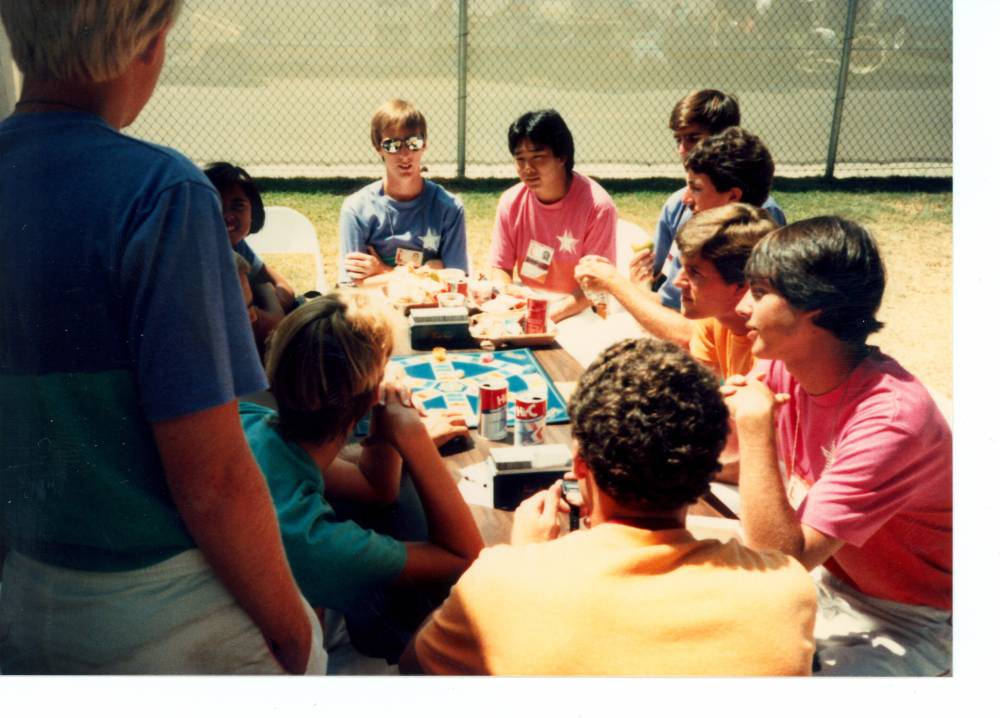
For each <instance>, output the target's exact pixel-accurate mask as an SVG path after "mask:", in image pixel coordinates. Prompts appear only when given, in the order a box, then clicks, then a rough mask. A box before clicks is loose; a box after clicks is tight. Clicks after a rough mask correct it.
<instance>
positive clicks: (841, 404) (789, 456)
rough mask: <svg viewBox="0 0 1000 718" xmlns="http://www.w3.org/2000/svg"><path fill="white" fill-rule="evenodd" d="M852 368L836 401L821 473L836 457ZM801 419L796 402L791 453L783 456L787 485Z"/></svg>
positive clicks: (800, 411)
mask: <svg viewBox="0 0 1000 718" xmlns="http://www.w3.org/2000/svg"><path fill="white" fill-rule="evenodd" d="M854 368H855V367H852V368H851V371H849V372H848V373H847V376H846V377H844V381H843V385H844V390H843V391H842V392H841V393H840V398H839V399H838V400H837V412H836V414H834V419H833V436H832V439H833V441H832V443H831V445H830V451H829V453H828V454H827V455H826V461H825V463H824V466H823V471H826V470H827V469H828V468H829V467H830V465H831V464H832V463H833V461H834V459H836V457H837V440H836V439H837V431H838V429H839V426H840V418H841V416H840V415H841V412H843V410H844V404H846V403H847V393H848V390H849V389H850V383H851V375H852V374H853V373H854ZM801 417H802V410H801V408H800V407H799V406H798V402H797V401H796V406H795V428H794V429H793V430H792V453H791V454H786V455H785V478H786V479H787V480H788V482H789V485H791V481H792V470H793V469H794V468H795V452H796V450H797V449H798V446H799V419H800V418H801ZM821 448H822V447H821ZM823 452H824V453H825V454H826V451H825V450H823Z"/></svg>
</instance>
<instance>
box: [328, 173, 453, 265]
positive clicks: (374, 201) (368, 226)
mask: <svg viewBox="0 0 1000 718" xmlns="http://www.w3.org/2000/svg"><path fill="white" fill-rule="evenodd" d="M369 247H370V248H372V249H374V250H375V253H376V254H378V256H379V258H380V259H381V260H382V261H383V262H384V263H386V264H387V265H389V266H390V267H392V266H395V264H396V252H397V250H400V249H404V250H411V251H412V250H416V251H418V252H421V254H422V261H421V264H424V263H426V262H429V261H431V260H434V259H439V260H441V262H442V263H443V264H444V266H445V267H449V268H451V267H455V268H458V269H461V270H463V271H465V272H466V273H468V272H469V269H470V267H469V255H468V250H467V249H466V242H465V208H464V207H463V206H462V201H461V200H460V199H458V197H456V196H455V195H453V194H451V193H450V192H448V191H447V190H445V189H444V188H443V187H441V186H440V185H439V184H437V183H435V182H431V181H430V180H426V179H425V180H424V189H423V191H422V192H421V193H420V195H419V196H418V197H416V198H415V199H412V200H408V201H406V202H400V201H398V200H395V199H392V198H391V197H389V196H388V195H387V194H385V192H384V191H383V188H382V180H378V181H377V182H372V183H371V184H369V185H366V186H365V187H362V188H361V189H359V190H358V191H357V192H355V193H354V194H352V195H351V196H350V197H348V198H347V199H345V200H344V204H343V206H342V207H341V209H340V281H342V282H346V281H348V279H349V277H348V275H347V272H346V270H345V269H344V264H345V262H344V259H345V257H346V256H347V255H348V254H349V253H351V252H368V249H369Z"/></svg>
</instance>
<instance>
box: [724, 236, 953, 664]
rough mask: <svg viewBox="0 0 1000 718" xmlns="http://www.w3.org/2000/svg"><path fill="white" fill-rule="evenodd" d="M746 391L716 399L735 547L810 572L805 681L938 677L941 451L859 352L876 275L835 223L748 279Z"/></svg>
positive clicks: (946, 452)
mask: <svg viewBox="0 0 1000 718" xmlns="http://www.w3.org/2000/svg"><path fill="white" fill-rule="evenodd" d="M745 271H746V277H747V280H748V281H749V283H750V292H749V293H748V296H747V297H745V298H744V300H743V301H742V302H741V304H740V305H739V307H738V308H737V311H738V312H741V313H743V314H744V315H745V316H746V317H747V324H746V326H747V328H748V329H749V330H750V331H749V334H748V337H749V338H750V339H751V340H752V341H753V345H752V348H751V350H752V352H753V355H754V356H755V357H756V358H758V359H762V360H769V361H761V362H759V363H758V365H757V366H756V367H755V368H754V370H753V377H751V378H749V379H744V378H743V377H737V378H735V380H730V383H729V384H728V385H727V387H726V388H725V392H726V393H727V394H728V398H727V403H728V404H729V409H730V413H731V415H732V417H733V420H734V422H735V425H736V430H737V435H738V437H739V445H740V502H741V507H742V516H741V519H742V522H743V527H744V530H745V532H746V537H747V540H748V543H749V544H750V545H751V546H753V547H755V548H776V549H780V550H782V551H784V552H785V553H787V554H789V555H791V556H793V557H795V558H797V559H798V560H799V561H800V562H801V563H802V564H803V565H804V566H805V567H806V568H807V569H810V570H812V569H814V568H817V567H819V566H823V568H822V569H819V571H817V573H818V583H819V585H818V588H819V591H820V615H819V617H818V618H817V633H816V639H817V644H816V658H817V662H816V665H815V666H814V670H815V671H816V672H818V673H819V674H820V675H939V674H942V673H944V672H946V671H949V670H950V668H951V609H952V603H951V592H952V538H951V537H952V498H951V481H952V468H951V459H952V437H951V429H950V428H949V426H948V424H947V422H946V420H945V419H944V417H943V416H942V414H941V412H940V411H939V410H938V409H937V407H936V406H935V404H934V401H933V399H932V398H931V396H930V394H929V393H928V392H927V390H926V389H925V388H924V387H923V386H922V385H921V384H920V382H919V381H917V379H916V378H914V377H913V375H912V374H910V373H908V372H907V371H905V370H904V369H903V368H902V367H900V365H899V364H898V363H896V361H895V360H893V359H891V358H890V357H887V356H885V355H884V354H882V353H881V352H879V350H878V349H877V348H876V347H872V346H868V345H867V343H866V342H867V338H868V335H869V334H871V333H872V332H875V331H877V330H878V329H879V328H881V326H882V325H881V323H880V322H879V321H877V320H876V319H875V313H876V312H877V310H878V308H879V305H880V303H881V301H882V294H883V291H884V289H885V269H884V266H883V264H882V260H881V258H880V257H879V254H878V249H877V247H876V245H875V243H874V241H873V240H872V238H871V236H870V235H869V234H868V232H867V231H866V230H865V229H864V228H863V227H861V226H860V225H858V224H855V223H854V222H850V221H847V220H844V219H840V218H838V217H817V218H814V219H810V220H805V221H803V222H796V223H794V224H791V225H788V226H787V227H784V228H781V229H778V230H776V231H775V232H774V233H772V234H770V235H768V237H766V238H765V239H763V240H761V242H760V243H759V244H758V245H757V247H756V248H755V249H754V251H753V253H752V254H751V256H750V261H749V262H748V263H747V266H746V270H745Z"/></svg>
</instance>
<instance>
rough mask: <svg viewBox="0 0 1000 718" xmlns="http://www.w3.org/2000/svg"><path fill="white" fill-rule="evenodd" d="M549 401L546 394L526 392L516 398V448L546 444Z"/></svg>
mask: <svg viewBox="0 0 1000 718" xmlns="http://www.w3.org/2000/svg"><path fill="white" fill-rule="evenodd" d="M547 408H548V400H547V397H546V396H545V395H544V394H534V393H532V392H524V393H521V394H518V395H517V396H516V397H515V398H514V446H532V445H534V444H542V443H544V439H543V438H542V430H543V429H544V428H545V412H546V411H547Z"/></svg>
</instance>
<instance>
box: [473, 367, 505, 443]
mask: <svg viewBox="0 0 1000 718" xmlns="http://www.w3.org/2000/svg"><path fill="white" fill-rule="evenodd" d="M479 434H480V436H482V437H483V438H485V439H489V440H490V441H503V440H504V439H506V438H507V382H506V381H504V380H503V379H495V380H492V381H484V382H483V383H482V384H480V385H479Z"/></svg>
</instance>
